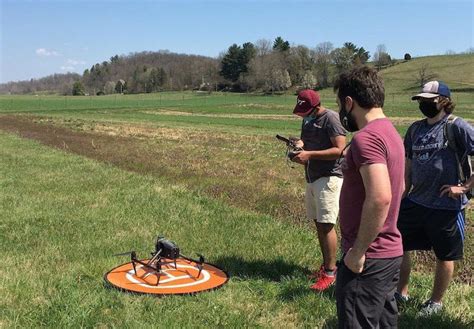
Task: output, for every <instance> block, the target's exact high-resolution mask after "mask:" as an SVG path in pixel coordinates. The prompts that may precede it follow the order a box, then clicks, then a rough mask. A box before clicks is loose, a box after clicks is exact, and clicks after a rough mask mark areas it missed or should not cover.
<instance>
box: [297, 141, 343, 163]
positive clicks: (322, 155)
mask: <svg viewBox="0 0 474 329" xmlns="http://www.w3.org/2000/svg"><path fill="white" fill-rule="evenodd" d="M330 139H331V144H332V147H330V148H328V149H325V150H319V151H301V152H299V153H298V154H297V155H296V156H295V157H294V158H293V161H294V162H298V163H302V164H303V163H307V162H308V160H337V159H339V157H340V156H341V153H342V151H343V150H344V147H345V146H346V136H342V135H339V136H335V137H331V138H330Z"/></svg>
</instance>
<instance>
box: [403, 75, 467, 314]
mask: <svg viewBox="0 0 474 329" xmlns="http://www.w3.org/2000/svg"><path fill="white" fill-rule="evenodd" d="M450 96H451V93H450V91H449V88H448V87H447V86H446V85H445V84H444V83H442V82H439V81H430V82H428V83H426V84H425V85H424V86H423V90H422V92H421V93H420V94H418V95H415V96H413V97H412V100H417V101H418V103H419V108H420V111H421V112H422V113H423V115H424V116H425V117H426V119H423V120H420V121H416V122H415V123H413V124H412V125H411V126H410V127H409V128H408V131H407V133H406V135H405V152H406V162H405V163H406V168H405V193H404V196H406V197H405V198H404V199H403V200H402V203H401V208H400V215H399V218H398V228H399V230H400V232H401V234H402V239H403V249H404V251H405V254H404V258H403V262H402V266H401V270H400V281H399V284H398V293H397V294H396V298H397V299H398V301H399V302H403V301H407V300H408V281H409V275H410V269H411V265H410V256H409V253H408V251H411V250H431V249H433V250H434V253H435V255H436V258H437V263H436V272H435V279H434V285H433V291H432V294H431V297H430V299H428V300H427V301H426V302H425V303H424V304H423V305H422V308H421V310H420V315H431V314H434V313H437V312H438V311H440V310H441V309H442V298H443V296H444V294H445V292H446V290H447V288H448V285H449V283H450V281H451V279H452V276H453V271H454V261H455V260H459V259H462V257H463V240H464V216H465V214H464V208H465V207H466V205H467V203H468V199H467V197H466V194H467V192H469V191H470V190H471V188H472V186H473V180H474V178H473V177H474V176H469V175H470V171H469V173H468V174H467V175H468V176H467V177H465V180H464V181H461V180H460V177H461V176H460V174H459V172H460V171H461V170H460V169H459V163H465V164H468V165H470V162H469V157H470V156H472V155H474V129H473V127H472V125H470V124H469V123H467V122H466V121H464V120H463V119H461V118H457V117H454V116H452V114H451V113H452V112H453V110H454V103H453V102H452V101H451V99H450ZM448 130H449V132H448ZM450 134H451V136H452V139H451V141H450V140H449V139H450V138H449V137H448V135H450ZM453 143H454V144H455V145H452V144H453Z"/></svg>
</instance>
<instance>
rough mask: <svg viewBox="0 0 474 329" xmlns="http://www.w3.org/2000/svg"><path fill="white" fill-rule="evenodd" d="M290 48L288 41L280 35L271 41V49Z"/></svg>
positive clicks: (282, 49)
mask: <svg viewBox="0 0 474 329" xmlns="http://www.w3.org/2000/svg"><path fill="white" fill-rule="evenodd" d="M289 49H290V43H289V42H288V41H285V40H283V38H282V37H277V38H276V39H275V41H273V50H276V51H280V52H284V51H287V50H289Z"/></svg>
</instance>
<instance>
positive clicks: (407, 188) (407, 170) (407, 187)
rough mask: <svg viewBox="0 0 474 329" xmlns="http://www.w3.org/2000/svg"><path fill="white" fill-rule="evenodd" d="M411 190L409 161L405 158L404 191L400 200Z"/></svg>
mask: <svg viewBox="0 0 474 329" xmlns="http://www.w3.org/2000/svg"><path fill="white" fill-rule="evenodd" d="M410 189H411V159H408V158H405V190H404V191H403V194H402V199H403V198H404V197H406V196H407V195H408V192H410Z"/></svg>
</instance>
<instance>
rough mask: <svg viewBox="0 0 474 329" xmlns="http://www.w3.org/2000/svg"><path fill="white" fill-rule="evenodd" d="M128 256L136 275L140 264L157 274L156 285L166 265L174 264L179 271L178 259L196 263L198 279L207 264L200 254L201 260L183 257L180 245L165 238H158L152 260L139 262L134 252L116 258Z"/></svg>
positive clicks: (121, 254)
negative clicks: (137, 266)
mask: <svg viewBox="0 0 474 329" xmlns="http://www.w3.org/2000/svg"><path fill="white" fill-rule="evenodd" d="M126 255H130V261H131V263H132V265H133V271H134V272H135V275H137V268H136V265H137V264H140V265H142V266H143V267H145V268H147V269H149V270H151V271H152V272H153V273H154V274H155V276H156V278H157V282H156V285H158V284H159V283H160V277H161V275H160V273H162V267H163V266H164V265H170V264H172V265H174V268H175V269H177V268H178V267H177V264H176V260H177V259H178V258H182V259H185V260H187V261H189V262H194V263H196V264H197V268H198V269H199V273H198V275H197V276H196V279H197V278H199V276H200V275H201V271H202V268H203V264H204V262H205V259H204V256H203V255H200V254H198V256H199V259H193V258H190V257H187V256H184V255H182V254H181V253H180V250H179V247H178V245H177V244H176V243H175V242H173V241H170V240H167V239H165V238H164V237H163V236H158V238H157V239H156V243H155V251H154V252H152V253H151V256H152V258H151V259H149V260H147V261H143V260H139V259H138V258H137V253H136V251H134V250H132V251H127V252H124V253H120V254H115V255H114V256H126Z"/></svg>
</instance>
